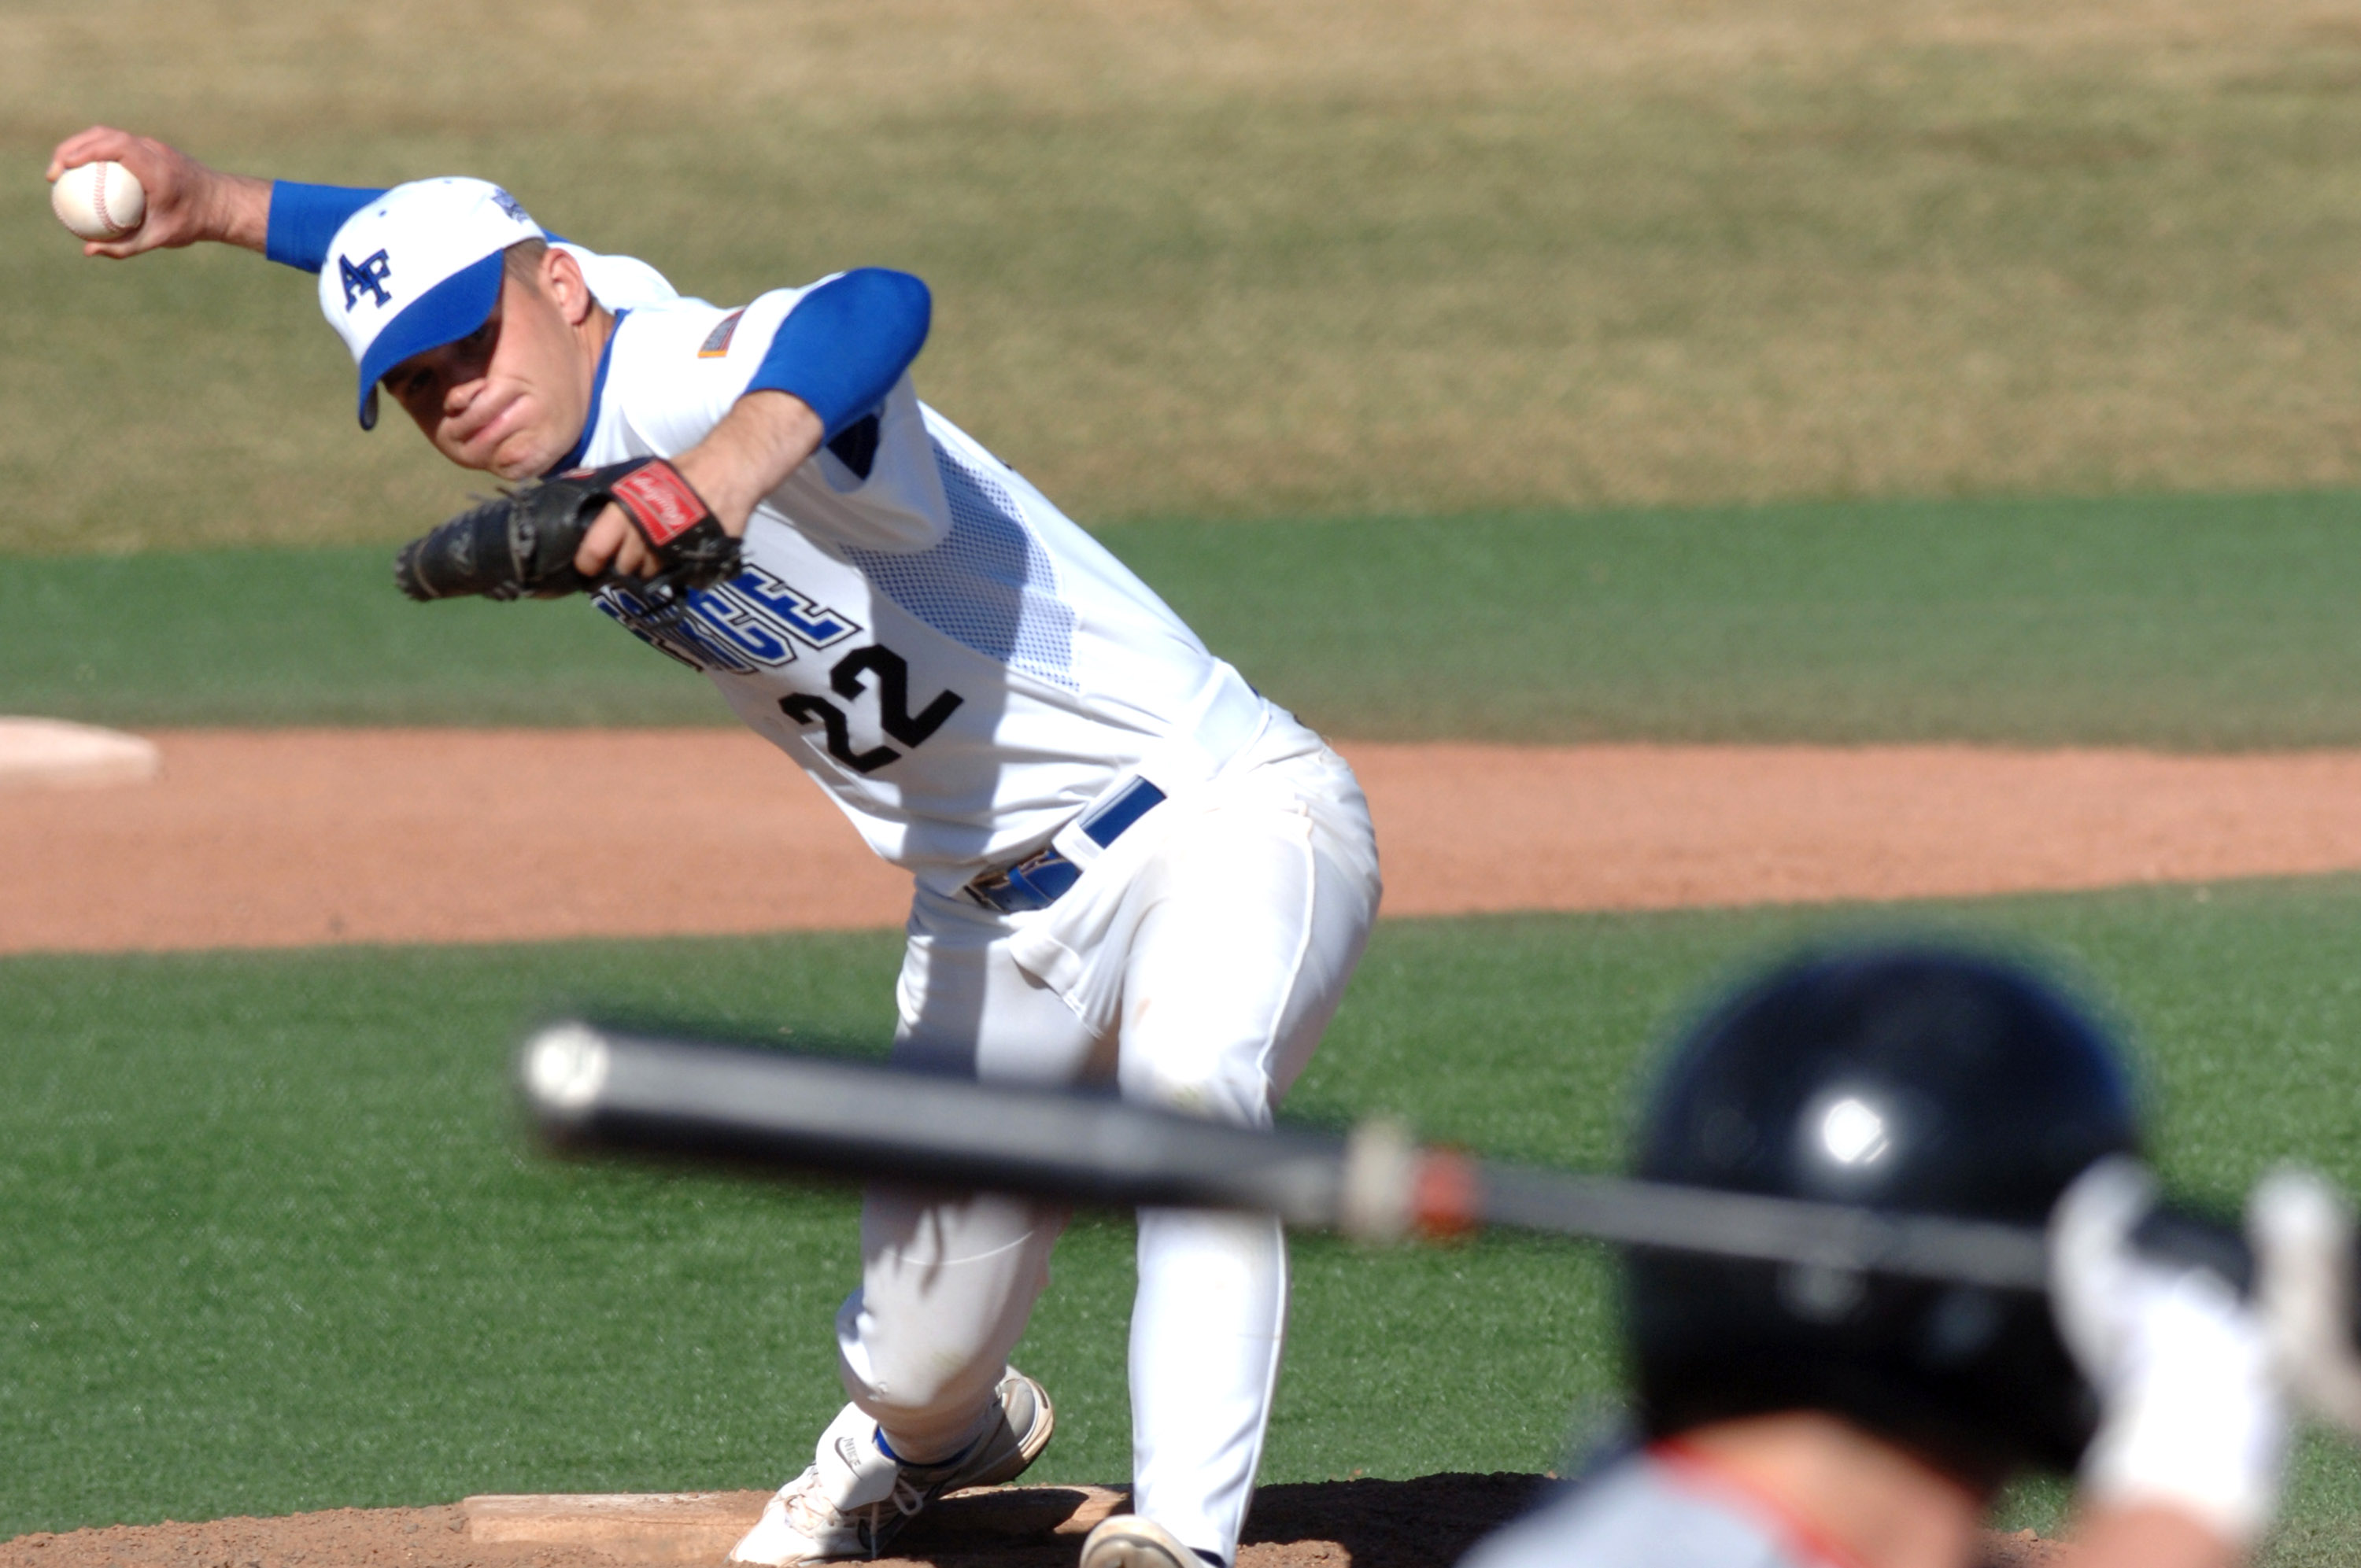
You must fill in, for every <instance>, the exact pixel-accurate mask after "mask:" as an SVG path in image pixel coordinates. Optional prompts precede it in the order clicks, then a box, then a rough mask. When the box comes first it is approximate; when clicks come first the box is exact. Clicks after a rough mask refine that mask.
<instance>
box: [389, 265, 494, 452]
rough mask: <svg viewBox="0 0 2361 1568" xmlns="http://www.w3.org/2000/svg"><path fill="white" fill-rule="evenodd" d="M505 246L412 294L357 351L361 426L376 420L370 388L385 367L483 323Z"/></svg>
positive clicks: (453, 339)
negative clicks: (415, 295) (363, 348)
mask: <svg viewBox="0 0 2361 1568" xmlns="http://www.w3.org/2000/svg"><path fill="white" fill-rule="evenodd" d="M506 262H507V252H505V251H500V250H496V251H494V252H492V253H491V254H490V255H489V256H487V257H485V258H483V259H482V260H481V261H474V262H470V263H468V264H467V266H465V267H463V268H461V269H459V270H458V271H456V272H454V273H452V274H451V276H449V277H448V278H445V279H444V280H443V281H441V282H440V283H437V284H435V285H434V287H433V288H432V289H429V290H427V291H426V292H424V293H423V294H421V295H419V296H418V298H416V299H415V300H412V302H410V303H409V304H408V305H407V306H406V307H404V308H403V310H402V313H401V314H400V315H398V316H396V317H394V318H393V320H392V321H390V322H389V323H387V324H386V328H385V330H384V331H383V332H380V333H379V334H377V341H376V342H374V343H372V344H370V345H368V352H366V353H364V354H363V355H362V356H361V384H360V401H359V407H358V408H357V410H356V412H357V415H358V417H359V419H360V422H361V428H362V429H363V430H368V429H372V428H374V427H375V425H376V424H377V400H376V398H375V397H373V396H372V395H371V394H372V393H374V392H375V391H376V390H377V384H378V381H379V378H382V377H383V376H384V375H385V373H386V372H387V371H389V370H390V369H392V368H393V367H395V366H397V365H399V364H401V362H402V361H403V360H405V359H407V358H409V357H410V356H412V355H413V354H423V353H425V352H426V351H427V350H428V349H430V348H440V347H442V346H443V345H445V344H446V343H456V342H457V341H458V340H459V339H461V338H463V337H465V336H467V334H469V333H471V332H473V331H475V330H476V329H477V328H478V327H479V326H481V325H483V324H484V322H485V319H486V318H487V317H489V315H490V314H491V313H492V307H493V306H494V305H496V304H498V303H500V269H501V268H502V267H503V266H504V265H505V264H506Z"/></svg>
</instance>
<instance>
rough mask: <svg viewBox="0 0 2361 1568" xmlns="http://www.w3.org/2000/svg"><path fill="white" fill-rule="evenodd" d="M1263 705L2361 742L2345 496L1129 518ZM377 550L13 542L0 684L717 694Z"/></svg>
mask: <svg viewBox="0 0 2361 1568" xmlns="http://www.w3.org/2000/svg"><path fill="white" fill-rule="evenodd" d="M1105 537H1106V539H1107V542H1108V543H1110V544H1111V545H1112V546H1113V547H1114V548H1115V551H1116V553H1117V554H1120V555H1122V556H1123V557H1125V559H1126V560H1127V561H1129V562H1130V563H1131V564H1132V565H1134V566H1135V567H1137V569H1138V570H1139V571H1140V572H1141V574H1142V575H1143V576H1146V578H1147V579H1148V582H1149V583H1151V584H1152V585H1154V586H1155V587H1157V588H1158V589H1159V591H1161V592H1162V593H1163V594H1164V595H1165V596H1166V597H1167V598H1169V599H1170V601H1171V602H1172V604H1173V605H1174V607H1175V608H1177V609H1179V610H1180V612H1181V613H1182V614H1183V615H1184V616H1185V617H1187V619H1188V620H1189V621H1190V623H1191V625H1193V626H1195V627H1196V628H1197V629H1198V630H1200V631H1201V632H1202V634H1203V635H1204V637H1205V639H1206V641H1208V642H1209V643H1210V644H1211V645H1212V646H1213V647H1214V648H1215V649H1216V650H1218V651H1220V652H1223V653H1224V655H1226V656H1227V657H1229V658H1231V659H1232V660H1234V661H1235V663H1238V665H1239V666H1240V667H1241V668H1243V669H1244V670H1245V671H1246V674H1247V675H1248V676H1249V677H1250V678H1251V679H1253V680H1254V681H1255V682H1256V683H1257V685H1260V686H1261V687H1262V688H1263V689H1264V690H1265V691H1267V692H1268V693H1270V694H1271V695H1272V696H1275V697H1276V698H1278V699H1279V701H1281V702H1284V703H1286V704H1287V705H1289V706H1290V707H1293V708H1295V709H1296V710H1297V711H1298V712H1300V713H1301V714H1303V715H1304V716H1305V717H1306V718H1309V719H1311V720H1312V722H1314V723H1315V724H1317V725H1319V726H1320V727H1322V728H1323V729H1326V730H1328V731H1330V732H1332V733H1335V734H1341V735H1345V736H1351V737H1358V738H1364V739H1373V740H1374V739H1433V738H1438V737H1480V738H1488V739H1501V740H1595V739H1601V738H1608V739H1618V738H1621V739H1628V738H1635V737H1636V738H1653V739H1662V740H1927V739H1948V740H1994V741H2016V742H2028V743H2036V744H2059V743H2065V742H2114V743H2118V744H2133V745H2150V746H2168V747H2194V748H2235V747H2274V746H2277V747H2285V746H2314V745H2340V744H2342V745H2349V744H2353V743H2356V741H2361V617H2356V615H2355V614H2354V613H2353V607H2354V605H2355V604H2356V603H2361V498H2356V496H2353V495H2348V494H2344V493H2332V494H2321V495H2303V496H2277V497H2250V498H2203V497H2183V498H2143V499H2103V500H2082V501H2046V502H2044V501H1941V502H1934V501H1922V502H1891V501H1888V502H1849V503H1831V504H1824V505H1817V506H1789V507H1779V508H1766V509H1756V510H1720V511H1716V510H1701V511H1671V512H1664V511H1659V512H1592V513H1563V512H1561V513H1532V514H1521V515H1510V516H1462V517H1445V518H1433V519H1420V518H1393V519H1383V518H1379V519H1354V520H1337V521H1314V522H1297V523H1290V524H1286V525H1279V524H1271V525H1268V526H1265V527H1258V528H1254V529H1250V530H1241V529H1239V528H1236V527H1235V526H1232V525H1227V524H1223V523H1218V522H1191V521H1163V522H1139V523H1132V524H1126V525H1125V526H1122V527H1120V528H1115V529H1112V530H1110V531H1108V532H1107V533H1106V535H1105ZM389 577H390V571H389V566H388V554H387V552H386V551H385V550H383V549H381V548H378V547H351V548H346V549H337V550H318V551H292V550H243V551H214V552H203V553H192V554H142V555H133V556H127V557H64V558H56V559H41V558H34V559H17V560H15V561H11V562H9V563H7V566H6V570H5V572H0V627H5V628H6V629H7V635H6V636H5V638H0V712H19V713H49V714H55V715H59V716H61V717H70V718H87V719H92V720H95V721H98V722H104V723H126V724H148V725H153V724H183V725H185V724H225V723H228V724H248V723H262V724H280V723H294V722H313V723H321V722H327V723H352V722H398V723H416V722H456V723H470V724H480V723H526V724H579V723H588V722H608V723H649V722H669V723H708V722H721V723H727V722H731V720H730V718H729V715H728V712H727V710H726V709H725V708H724V707H722V705H721V703H720V701H719V699H718V698H717V697H716V696H714V694H713V692H712V690H711V688H710V687H709V686H708V684H707V683H706V682H704V681H702V680H700V679H698V678H697V677H696V676H694V675H692V674H688V673H686V672H685V671H683V670H681V669H679V668H678V667H676V666H675V665H674V664H673V663H670V662H669V661H667V660H664V659H662V658H659V657H657V656H655V655H654V654H653V653H650V652H647V651H646V650H645V649H643V648H642V647H641V646H640V645H639V644H638V643H636V642H634V641H632V640H631V639H630V638H628V637H626V636H624V635H622V634H621V633H620V631H618V630H616V629H615V628H613V627H612V626H610V625H609V624H608V623H607V621H606V620H604V619H603V618H601V617H599V616H598V615H597V614H595V613H593V612H591V611H589V610H588V609H586V608H585V607H584V606H582V605H581V604H579V603H572V604H518V605H493V604H485V603H480V602H466V603H450V604H441V605H434V606H418V605H413V604H411V603H409V602H408V601H407V600H405V599H402V598H400V597H399V596H398V595H397V594H395V592H394V591H393V589H392V587H391V586H390V581H389Z"/></svg>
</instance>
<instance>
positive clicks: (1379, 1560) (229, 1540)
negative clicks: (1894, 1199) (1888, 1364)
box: [0, 1475, 2051, 1568]
mask: <svg viewBox="0 0 2361 1568" xmlns="http://www.w3.org/2000/svg"><path fill="white" fill-rule="evenodd" d="M1543 1484H1544V1483H1543V1477H1542V1476H1539V1475H1427V1476H1422V1477H1421V1478H1420V1479H1418V1480H1415V1481H1329V1482H1322V1483H1315V1484H1312V1485H1309V1486H1265V1487H1263V1488H1262V1489H1261V1490H1260V1491H1258V1492H1257V1493H1256V1494H1255V1505H1254V1516H1253V1518H1252V1519H1250V1520H1249V1521H1248V1522H1247V1525H1246V1544H1245V1547H1244V1550H1242V1551H1241V1552H1239V1553H1238V1562H1239V1568H1313V1565H1314V1564H1318V1565H1320V1568H1446V1565H1447V1564H1449V1563H1454V1562H1455V1561H1457V1560H1458V1558H1459V1557H1460V1555H1461V1554H1462V1553H1464V1552H1466V1550H1467V1548H1468V1547H1470V1546H1471V1545H1473V1544H1474V1543H1475V1542H1476V1541H1477V1539H1479V1538H1480V1537H1482V1536H1483V1535H1485V1534H1486V1533H1487V1532H1488V1531H1489V1530H1493V1529H1494V1528H1496V1527H1497V1526H1499V1525H1500V1524H1501V1523H1503V1522H1505V1521H1506V1520H1507V1519H1510V1518H1511V1517H1512V1516H1514V1515H1515V1514H1516V1513H1517V1512H1518V1511H1519V1510H1520V1509H1521V1508H1523V1507H1524V1506H1525V1504H1526V1502H1527V1501H1528V1500H1529V1499H1530V1498H1531V1497H1532V1496H1533V1494H1534V1492H1535V1491H1536V1489H1538V1488H1539V1487H1540V1486H1543ZM765 1496H766V1494H764V1493H762V1492H695V1493H674V1494H666V1495H659V1496H640V1497H470V1498H468V1499H467V1501H466V1502H464V1503H459V1504H456V1505H454V1506H451V1507H445V1508H367V1509H365V1508H338V1509H335V1510H333V1511H330V1512H327V1513H317V1514H294V1515H291V1516H289V1517H287V1518H284V1519H220V1520H216V1521H214V1523H211V1524H161V1525H147V1526H129V1525H118V1526H115V1527H113V1528H111V1529H107V1530H74V1531H72V1532H71V1533H69V1534H64V1535H27V1536H19V1537H18V1538H17V1539H16V1540H15V1541H9V1542H8V1543H6V1545H5V1547H0V1563H5V1564H7V1565H8V1568H34V1565H38V1568H143V1565H145V1564H150V1563H153V1564H168V1563H169V1564H176V1565H177V1564H185V1563H207V1564H224V1565H228V1568H281V1565H282V1564H283V1565H285V1568H296V1565H298V1564H301V1565H302V1568H342V1565H344V1564H355V1565H358V1564H379V1563H382V1564H396V1563H398V1564H401V1568H511V1565H516V1568H524V1565H527V1564H530V1565H531V1568H615V1565H616V1564H618V1563H634V1564H638V1563H647V1564H654V1563H719V1561H720V1559H721V1555H722V1553H724V1552H727V1551H729V1550H730V1543H731V1542H732V1541H736V1540H737V1538H738V1536H739V1535H740V1534H741V1532H743V1531H744V1530H745V1529H746V1528H747V1526H749V1525H750V1524H752V1522H753V1520H754V1519H755V1517H756V1516H757V1515H758V1514H760V1513H761V1512H762V1508H763V1498H764V1497H765ZM1125 1500H1126V1499H1125V1496H1124V1494H1123V1493H1122V1492H1120V1491H1115V1490H1111V1489H1109V1488H1107V1487H1104V1486H1006V1487H1000V1488H996V1489H991V1490H983V1491H975V1492H967V1493H962V1494H961V1495H959V1496H957V1497H950V1498H947V1499H945V1500H944V1501H943V1502H942V1503H941V1504H939V1506H938V1507H937V1508H934V1509H932V1510H930V1511H929V1512H928V1514H927V1516H926V1517H925V1518H924V1519H919V1520H918V1521H917V1523H915V1524H913V1525H912V1526H911V1527H910V1529H909V1530H907V1531H906V1533H905V1534H903V1535H902V1536H901V1538H900V1539H899V1540H898V1541H896V1542H895V1552H897V1555H896V1556H894V1557H891V1558H885V1559H881V1560H880V1561H881V1563H883V1564H885V1565H888V1568H911V1565H916V1564H932V1565H934V1568H1071V1565H1072V1563H1073V1561H1074V1553H1075V1552H1076V1550H1077V1549H1078V1548H1079V1547H1080V1545H1081V1542H1082V1536H1083V1535H1085V1534H1086V1533H1088V1532H1089V1530H1090V1528H1091V1526H1093V1525H1094V1524H1096V1523H1097V1522H1098V1521H1099V1520H1101V1519H1104V1518H1105V1517H1106V1516H1107V1515H1108V1514H1110V1513H1113V1512H1115V1511H1117V1510H1119V1509H1120V1508H1122V1506H1123V1504H1124V1502H1125ZM1985 1547H1986V1551H1985V1559H1986V1562H1987V1563H1989V1564H1991V1565H1992V1568H2033V1565H2034V1564H2037V1563H2042V1562H2044V1561H2046V1560H2047V1559H2048V1556H2049V1554H2050V1551H2051V1549H2050V1548H2049V1547H2048V1544H2047V1543H2045V1542H2042V1541H2036V1540H2034V1539H2033V1537H2031V1536H2030V1535H2019V1536H1990V1537H1987V1538H1986V1541H1985Z"/></svg>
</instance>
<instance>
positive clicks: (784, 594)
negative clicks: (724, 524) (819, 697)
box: [594, 566, 861, 675]
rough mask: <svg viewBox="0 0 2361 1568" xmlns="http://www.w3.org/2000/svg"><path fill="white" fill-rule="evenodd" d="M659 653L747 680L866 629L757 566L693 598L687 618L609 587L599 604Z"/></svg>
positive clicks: (626, 589) (697, 667) (700, 590)
mask: <svg viewBox="0 0 2361 1568" xmlns="http://www.w3.org/2000/svg"><path fill="white" fill-rule="evenodd" d="M594 602H595V603H597V605H598V609H600V610H601V611H602V612H604V613H605V614H606V615H607V616H609V618H610V619H612V620H617V621H619V622H620V623H621V624H622V625H623V627H624V628H625V629H626V630H629V631H630V632H631V634H632V635H633V636H635V637H637V638H638V639H639V640H640V641H642V642H645V643H646V644H648V645H649V646H650V647H652V648H653V649H655V650H656V651H657V652H660V653H663V654H664V655H665V656H667V657H669V658H673V659H677V660H678V661H680V662H681V663H684V664H686V665H687V666H689V668H691V669H693V670H701V671H708V672H710V671H714V670H726V671H728V672H730V674H740V675H748V674H754V673H756V672H757V671H758V670H764V669H773V670H775V669H779V668H782V667H784V666H785V665H788V664H792V663H795V662H796V643H798V642H800V643H803V644H804V645H805V646H806V647H808V648H813V649H821V648H827V647H829V646H830V645H831V644H834V643H838V642H841V641H844V640H845V639H846V638H848V637H851V636H852V635H854V634H855V633H857V632H858V631H860V630H861V623H860V622H859V621H857V620H852V619H851V618H850V617H848V616H845V615H841V614H839V613H838V612H837V611H835V610H832V609H829V608H828V607H827V606H825V605H823V604H821V603H820V602H819V601H818V600H817V599H814V598H811V597H810V596H809V595H807V594H803V593H799V592H797V591H796V589H795V588H793V587H789V586H788V585H787V584H785V582H782V581H781V580H780V579H779V578H778V577H776V576H774V575H773V574H771V573H770V572H767V571H765V570H763V568H762V567H760V566H749V567H747V568H746V569H745V570H743V571H741V572H740V573H739V574H738V575H737V576H734V577H732V578H730V581H729V582H727V583H724V584H721V585H719V587H710V588H698V589H697V590H696V591H695V592H693V593H691V594H690V595H689V596H688V599H687V609H688V611H689V613H687V614H685V615H684V614H682V613H680V612H679V611H678V610H676V609H675V610H669V611H659V610H657V609H654V608H653V607H652V606H650V605H649V604H648V603H647V602H646V601H645V600H643V599H642V598H640V597H639V596H638V595H637V594H635V593H633V592H632V591H631V589H630V588H629V587H622V586H620V585H613V586H609V587H606V588H603V589H601V590H600V591H599V593H598V597H597V598H596V600H595V601H594Z"/></svg>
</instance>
